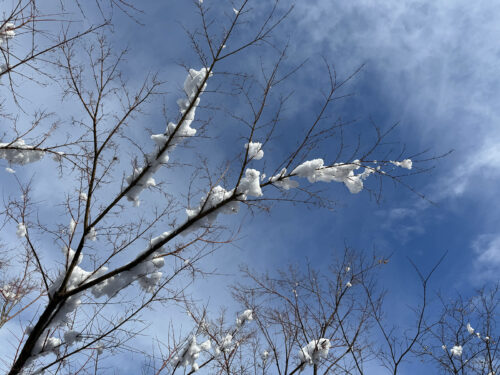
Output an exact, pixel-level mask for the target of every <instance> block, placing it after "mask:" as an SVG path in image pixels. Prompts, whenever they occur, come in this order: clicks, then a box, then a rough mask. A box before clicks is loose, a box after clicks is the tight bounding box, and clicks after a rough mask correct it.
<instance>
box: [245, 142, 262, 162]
mask: <svg viewBox="0 0 500 375" xmlns="http://www.w3.org/2000/svg"><path fill="white" fill-rule="evenodd" d="M245 148H246V149H248V159H250V160H260V159H262V158H263V157H264V151H263V150H262V143H260V142H250V143H245Z"/></svg>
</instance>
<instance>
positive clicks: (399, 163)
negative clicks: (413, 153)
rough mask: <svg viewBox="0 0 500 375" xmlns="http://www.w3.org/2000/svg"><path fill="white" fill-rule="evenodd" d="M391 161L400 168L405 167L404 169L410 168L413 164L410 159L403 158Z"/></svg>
mask: <svg viewBox="0 0 500 375" xmlns="http://www.w3.org/2000/svg"><path fill="white" fill-rule="evenodd" d="M391 163H392V164H394V165H395V166H396V167H401V168H406V169H411V168H412V166H413V162H412V161H411V159H405V160H402V161H392V160H391Z"/></svg>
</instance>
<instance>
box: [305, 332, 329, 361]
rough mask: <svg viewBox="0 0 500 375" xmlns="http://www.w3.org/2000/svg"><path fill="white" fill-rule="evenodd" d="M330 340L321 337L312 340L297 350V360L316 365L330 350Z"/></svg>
mask: <svg viewBox="0 0 500 375" xmlns="http://www.w3.org/2000/svg"><path fill="white" fill-rule="evenodd" d="M330 347H331V344H330V340H328V339H325V338H321V339H319V340H313V341H311V342H310V343H309V344H307V345H306V346H304V347H303V348H302V349H300V350H299V360H300V362H301V363H306V364H308V365H317V364H319V363H320V361H321V360H322V359H326V358H327V357H328V352H329V351H330Z"/></svg>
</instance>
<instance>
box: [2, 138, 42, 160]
mask: <svg viewBox="0 0 500 375" xmlns="http://www.w3.org/2000/svg"><path fill="white" fill-rule="evenodd" d="M33 148H34V147H33V146H30V145H27V144H26V143H25V142H24V140H23V139H18V140H16V141H15V142H11V143H0V159H5V160H7V161H8V162H9V163H10V164H18V165H25V164H28V163H34V162H36V161H39V160H40V159H42V158H43V156H44V155H45V152H44V151H39V150H33Z"/></svg>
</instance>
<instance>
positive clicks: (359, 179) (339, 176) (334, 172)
mask: <svg viewBox="0 0 500 375" xmlns="http://www.w3.org/2000/svg"><path fill="white" fill-rule="evenodd" d="M359 168H360V161H359V160H354V161H353V162H352V163H346V164H343V163H336V164H334V165H333V166H330V167H329V166H324V161H323V159H314V160H308V161H306V162H304V163H302V164H301V165H299V166H298V167H296V168H295V169H294V170H293V171H292V175H296V176H299V177H303V178H307V180H308V181H309V182H311V183H313V182H318V181H323V182H331V181H336V182H343V183H344V184H345V186H347V188H348V189H349V191H350V192H351V193H352V194H357V193H359V192H360V191H361V190H363V180H365V179H366V178H367V177H368V176H369V175H370V174H372V173H374V172H375V171H374V169H372V168H365V170H364V171H363V173H360V174H358V175H355V174H354V171H355V170H357V169H359Z"/></svg>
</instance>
